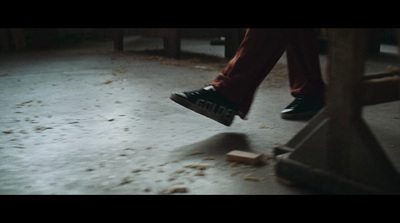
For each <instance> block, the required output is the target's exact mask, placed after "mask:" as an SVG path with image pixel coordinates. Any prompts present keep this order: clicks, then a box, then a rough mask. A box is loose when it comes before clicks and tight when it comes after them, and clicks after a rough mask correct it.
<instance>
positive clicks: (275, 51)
mask: <svg viewBox="0 0 400 223" xmlns="http://www.w3.org/2000/svg"><path fill="white" fill-rule="evenodd" d="M287 44H288V35H287V30H286V29H248V30H247V32H246V34H245V37H244V39H243V41H242V43H241V44H240V46H239V47H238V50H237V52H236V54H235V56H234V57H233V58H232V59H231V60H230V61H229V63H228V64H227V66H226V67H225V68H224V69H223V70H222V72H221V73H220V74H219V75H218V76H217V77H216V78H215V79H214V80H213V81H211V82H210V86H208V87H207V88H204V89H200V90H197V91H191V92H183V93H173V94H172V95H171V97H170V98H171V99H172V100H173V101H175V102H177V103H179V104H181V105H182V106H184V107H186V108H189V109H191V110H193V111H195V112H197V113H200V114H202V115H204V116H206V117H209V118H211V119H214V120H215V121H218V122H220V123H222V124H224V125H228V126H229V125H230V124H231V123H232V121H233V118H234V116H235V115H236V114H238V115H239V116H240V117H241V118H242V119H244V118H245V117H246V115H247V113H248V111H249V109H250V105H251V103H252V101H253V96H254V93H255V91H256V89H257V88H258V86H259V85H260V83H261V82H262V81H263V80H264V78H265V77H266V76H267V75H268V73H269V72H270V71H271V69H272V68H273V67H274V66H275V64H276V62H277V61H278V60H279V58H280V57H281V56H282V54H283V52H284V51H285V50H286V47H287Z"/></svg>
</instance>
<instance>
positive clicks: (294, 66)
mask: <svg viewBox="0 0 400 223" xmlns="http://www.w3.org/2000/svg"><path fill="white" fill-rule="evenodd" d="M317 44H318V42H317V35H316V30H315V29H293V30H290V38H289V43H288V47H287V50H286V55H287V63H288V70H289V84H290V89H291V95H292V96H293V97H295V98H296V99H295V100H294V101H293V103H291V104H290V105H289V106H288V107H286V109H285V110H283V111H282V113H281V115H282V118H289V119H290V118H302V117H310V116H312V115H313V114H315V113H316V112H317V111H318V110H319V109H320V108H322V106H323V101H324V90H325V84H324V82H323V79H322V76H321V68H320V61H319V51H318V45H317Z"/></svg>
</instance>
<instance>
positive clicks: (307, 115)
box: [281, 111, 318, 120]
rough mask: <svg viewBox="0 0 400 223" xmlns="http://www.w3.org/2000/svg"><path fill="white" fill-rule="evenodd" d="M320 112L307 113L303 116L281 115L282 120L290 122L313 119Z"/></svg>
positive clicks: (302, 114)
mask: <svg viewBox="0 0 400 223" xmlns="http://www.w3.org/2000/svg"><path fill="white" fill-rule="evenodd" d="M317 112H318V111H311V112H305V113H301V114H281V118H283V119H288V120H306V119H310V118H312V117H313V116H314V115H315V114H317Z"/></svg>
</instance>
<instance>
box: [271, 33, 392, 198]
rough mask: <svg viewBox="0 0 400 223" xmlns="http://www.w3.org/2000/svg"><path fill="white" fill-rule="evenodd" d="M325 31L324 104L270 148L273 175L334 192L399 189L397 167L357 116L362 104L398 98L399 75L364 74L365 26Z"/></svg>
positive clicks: (382, 192) (382, 191) (377, 191)
mask: <svg viewBox="0 0 400 223" xmlns="http://www.w3.org/2000/svg"><path fill="white" fill-rule="evenodd" d="M329 31H330V33H329V54H328V82H329V83H328V87H327V104H326V107H325V108H324V109H323V110H321V111H320V112H319V113H318V114H317V115H316V116H315V117H314V118H313V119H312V120H310V122H309V123H308V125H307V126H306V127H304V128H303V129H302V130H301V131H300V132H299V133H298V134H297V135H295V136H294V137H293V138H292V139H291V140H290V141H289V142H288V143H287V144H286V145H284V146H281V147H277V148H275V149H274V153H275V155H277V157H278V162H277V164H276V174H277V177H280V178H284V179H286V180H289V181H292V182H295V183H299V184H304V185H308V186H311V187H314V188H318V189H319V190H321V191H323V192H327V193H333V194H400V174H399V172H398V171H397V170H396V168H395V167H394V165H393V164H392V163H391V161H390V159H389V158H388V157H387V155H386V153H385V152H384V151H383V150H382V148H381V146H380V145H379V143H378V141H377V139H376V138H375V137H374V135H373V134H372V132H371V130H370V129H369V128H368V126H367V124H366V123H365V121H364V120H363V119H362V117H361V115H362V106H365V105H370V104H377V103H383V102H389V101H395V100H400V78H399V77H398V76H397V77H396V74H395V73H383V74H377V75H371V76H364V55H365V46H366V45H365V39H366V38H365V34H366V30H365V29H330V30H329ZM397 75H398V74H397ZM388 76H392V77H393V78H384V79H382V77H388Z"/></svg>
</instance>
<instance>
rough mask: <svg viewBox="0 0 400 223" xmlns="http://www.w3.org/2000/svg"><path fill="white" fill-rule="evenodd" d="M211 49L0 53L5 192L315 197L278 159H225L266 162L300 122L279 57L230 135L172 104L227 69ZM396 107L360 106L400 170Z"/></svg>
mask: <svg viewBox="0 0 400 223" xmlns="http://www.w3.org/2000/svg"><path fill="white" fill-rule="evenodd" d="M209 41H210V40H196V39H188V40H183V41H182V49H183V50H184V51H187V52H190V53H185V54H184V58H183V60H180V61H177V60H174V59H166V58H163V57H161V56H160V55H159V51H151V52H148V51H147V53H146V52H139V51H142V50H146V49H160V48H162V41H161V40H160V39H157V38H142V37H138V36H136V37H131V38H126V40H125V51H124V52H114V51H113V46H112V42H98V41H85V42H83V43H78V44H73V45H69V46H67V47H66V46H64V47H58V48H56V49H53V50H43V51H30V50H27V51H23V52H12V53H8V54H2V55H0V94H1V99H0V107H1V110H0V194H316V193H318V192H316V191H313V190H310V189H308V188H303V187H296V186H288V185H285V184H282V183H280V182H278V181H277V180H276V178H275V174H274V162H275V160H274V159H265V162H264V164H263V165H259V166H246V165H241V164H233V163H229V162H227V161H225V154H226V153H227V152H229V151H231V150H234V149H238V150H247V151H253V152H257V153H261V154H264V155H265V157H266V158H268V157H272V149H273V148H274V147H275V146H277V145H281V144H285V143H286V142H287V141H288V140H290V139H291V137H293V136H294V135H295V134H296V133H297V132H298V131H299V130H300V129H301V128H302V127H304V126H305V125H306V124H307V122H305V121H286V120H282V119H281V118H280V116H279V112H280V111H281V110H282V109H283V108H284V107H285V106H286V105H287V104H288V103H290V102H291V101H292V100H293V98H292V97H291V96H290V94H289V87H288V81H287V70H286V65H285V63H286V62H285V58H284V57H282V59H281V60H280V62H279V63H278V64H277V65H276V67H275V68H274V70H273V71H272V72H271V74H270V75H269V77H268V78H267V79H266V80H265V81H264V82H263V83H262V84H261V86H260V88H259V90H258V92H257V95H256V98H255V101H254V104H253V107H252V110H251V112H250V115H249V119H248V120H241V119H239V118H236V119H235V121H234V123H233V124H232V126H231V127H226V126H223V125H221V124H219V123H217V122H215V121H212V120H210V119H207V118H204V117H202V116H200V115H198V114H196V113H193V112H192V111H189V110H187V109H185V108H183V107H181V106H179V105H177V104H175V103H174V102H172V101H171V100H170V99H169V95H170V93H171V92H173V91H184V90H194V89H197V88H200V87H202V86H203V85H204V84H206V83H207V82H208V81H209V80H211V79H212V78H214V77H215V76H216V74H218V72H219V71H220V70H221V69H222V67H223V66H224V65H225V63H226V60H225V59H223V58H222V56H223V52H224V51H223V47H222V46H210V44H209ZM395 49H396V48H395V47H392V46H382V50H383V51H384V52H383V53H381V54H380V55H379V56H374V57H373V58H371V59H369V60H368V63H367V66H366V69H367V72H378V71H382V70H383V71H386V69H387V67H388V66H391V65H395V63H396V62H395V61H396V58H397V51H396V50H395ZM198 53H206V54H207V55H208V56H204V55H200V54H198ZM325 59H326V56H324V55H321V64H322V66H323V67H325ZM399 111H400V107H399V102H398V101H397V102H391V103H385V104H380V105H374V106H368V107H365V108H364V117H365V119H366V121H367V123H368V124H369V125H370V127H371V129H372V130H373V132H374V134H375V135H376V136H377V138H378V140H379V141H380V142H381V145H382V146H383V147H384V148H385V151H387V153H388V155H389V156H390V157H391V158H392V160H393V162H394V164H395V166H396V167H397V168H400V150H399V149H400V138H399V135H400V134H399V133H400V125H399V124H400V120H399V118H400V114H399V113H400V112H399Z"/></svg>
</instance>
